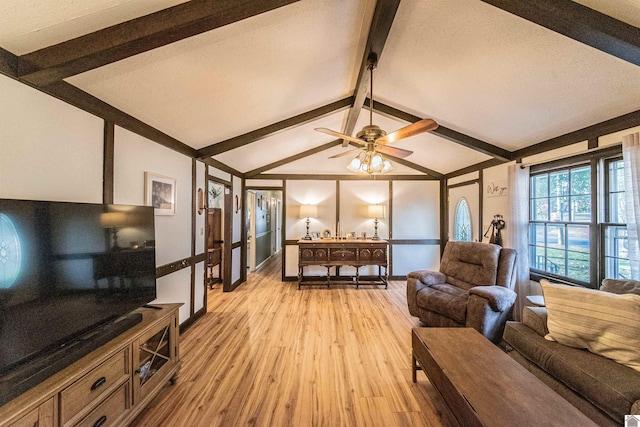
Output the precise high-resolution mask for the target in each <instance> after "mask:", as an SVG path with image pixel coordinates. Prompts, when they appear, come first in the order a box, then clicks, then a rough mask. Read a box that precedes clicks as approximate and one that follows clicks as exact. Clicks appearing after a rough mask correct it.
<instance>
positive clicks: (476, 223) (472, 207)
mask: <svg viewBox="0 0 640 427" xmlns="http://www.w3.org/2000/svg"><path fill="white" fill-rule="evenodd" d="M463 198H464V199H465V201H466V202H467V204H468V206H469V214H470V216H471V241H473V242H480V241H481V238H480V236H481V235H482V230H481V227H482V213H481V212H480V188H479V185H478V183H472V184H469V185H464V186H460V187H450V188H449V240H455V239H454V236H455V233H454V225H455V220H456V208H457V207H458V203H460V200H461V199H463Z"/></svg>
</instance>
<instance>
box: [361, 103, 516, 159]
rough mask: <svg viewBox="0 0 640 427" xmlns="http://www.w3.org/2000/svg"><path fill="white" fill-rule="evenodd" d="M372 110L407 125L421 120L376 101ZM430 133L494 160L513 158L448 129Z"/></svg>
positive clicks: (441, 127)
mask: <svg viewBox="0 0 640 427" xmlns="http://www.w3.org/2000/svg"><path fill="white" fill-rule="evenodd" d="M369 102H370V100H369V98H367V99H366V100H365V105H366V106H369ZM373 109H374V110H376V111H377V112H379V113H381V114H386V115H388V116H391V117H395V118H397V119H400V120H404V121H405V122H409V123H415V122H417V121H419V120H422V119H423V118H422V117H418V116H414V115H413V114H409V113H407V112H405V111H402V110H398V109H397V108H394V107H391V106H389V105H386V104H382V103H380V102H378V101H373ZM430 133H432V134H434V135H438V136H439V137H441V138H444V139H446V140H448V141H451V142H455V143H456V144H459V145H462V146H464V147H467V148H470V149H472V150H475V151H478V152H480V153H483V154H486V155H488V156H491V157H494V158H496V159H500V160H505V161H506V160H511V159H512V158H513V154H512V153H511V152H510V151H508V150H505V149H504V148H500V147H496V146H495V145H492V144H489V143H488V142H484V141H482V140H479V139H477V138H473V137H471V136H469V135H465V134H464V133H461V132H458V131H456V130H453V129H449V128H447V127H445V126H442V125H439V126H438V128H437V129H436V130H432V131H431V132H430Z"/></svg>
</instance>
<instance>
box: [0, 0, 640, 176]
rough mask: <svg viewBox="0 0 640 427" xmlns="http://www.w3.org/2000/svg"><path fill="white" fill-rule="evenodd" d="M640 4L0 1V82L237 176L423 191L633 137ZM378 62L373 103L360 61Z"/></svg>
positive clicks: (598, 0)
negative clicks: (372, 154)
mask: <svg viewBox="0 0 640 427" xmlns="http://www.w3.org/2000/svg"><path fill="white" fill-rule="evenodd" d="M639 27H640V0H579V1H570V0H530V1H526V2H523V1H519V0H377V1H376V0H299V1H293V0H262V1H254V0H218V1H213V0H192V1H186V2H185V1H181V0H84V1H78V0H2V1H1V2H0V72H2V73H3V74H5V75H8V76H10V77H13V78H17V79H19V80H21V81H23V82H25V83H27V84H30V85H32V86H35V87H38V88H40V89H41V90H43V91H45V92H47V93H50V94H52V95H53V96H56V97H58V98H61V99H63V100H65V101H67V102H70V103H71V104H74V105H76V106H78V107H80V108H83V109H85V110H87V111H89V112H92V113H95V114H97V115H99V116H101V117H104V118H105V119H107V120H109V121H111V122H113V123H114V124H116V125H118V126H121V127H123V128H127V129H130V130H133V131H135V132H137V133H139V134H141V135H143V136H146V137H147V138H149V139H152V140H154V141H157V142H159V143H160V144H163V145H165V146H168V147H170V148H172V149H175V150H178V151H180V152H182V153H184V154H186V155H189V156H193V157H196V158H198V159H201V160H203V161H205V162H206V163H209V164H211V165H217V166H219V167H221V168H223V169H225V170H227V171H231V172H234V173H238V174H240V175H242V176H244V177H246V178H259V177H281V176H291V175H296V174H301V175H309V174H322V175H327V174H329V175H333V174H337V175H344V174H347V173H348V172H347V171H346V165H347V164H348V163H349V161H350V159H351V158H352V157H353V156H351V157H350V156H343V157H338V158H333V159H329V157H331V156H334V155H336V154H340V153H343V152H344V151H346V150H351V149H353V147H351V146H345V145H346V144H344V145H343V141H342V140H339V139H336V138H335V137H332V136H330V135H327V134H323V133H320V132H317V131H315V130H314V129H315V128H319V127H323V128H329V129H332V130H335V131H337V132H340V133H344V134H347V135H353V136H355V134H356V133H357V132H358V131H359V130H360V129H362V128H363V127H364V126H366V125H368V124H369V121H370V115H369V114H370V110H369V108H370V107H371V104H373V105H372V107H373V114H372V120H373V123H374V124H376V125H378V126H380V127H381V128H382V129H384V130H386V131H387V132H392V131H394V130H396V129H399V128H402V127H404V126H407V125H408V124H410V123H412V122H416V121H418V120H420V119H422V118H431V119H433V120H435V121H436V122H437V123H438V124H439V127H438V128H437V129H436V130H433V131H430V132H428V133H423V134H420V135H415V136H411V137H409V138H406V139H403V140H401V141H398V142H395V143H393V144H392V145H393V146H395V147H397V148H402V149H406V150H410V151H413V154H411V155H409V156H407V157H405V158H403V159H397V158H390V159H391V161H392V162H393V164H394V167H395V169H394V171H393V174H397V175H423V176H425V175H426V176H427V177H429V178H433V179H440V178H442V177H449V176H455V175H459V174H461V173H464V172H466V171H471V170H475V169H478V168H480V167H482V166H489V165H493V164H499V163H502V162H505V161H509V160H515V159H518V158H521V157H523V156H526V155H529V154H532V153H535V152H539V151H542V150H546V149H550V148H555V147H561V146H564V145H568V144H571V143H575V142H580V141H584V140H589V139H593V138H596V137H597V136H598V135H599V134H605V133H611V132H615V131H619V130H622V129H626V128H630V127H633V126H638V125H640V28H639ZM371 52H373V53H375V54H376V55H377V58H378V63H377V68H376V69H375V70H374V71H373V103H371V101H370V100H371V94H370V93H369V92H370V87H371V82H370V77H369V76H370V75H369V72H368V71H367V58H368V56H369V54H370V53H371Z"/></svg>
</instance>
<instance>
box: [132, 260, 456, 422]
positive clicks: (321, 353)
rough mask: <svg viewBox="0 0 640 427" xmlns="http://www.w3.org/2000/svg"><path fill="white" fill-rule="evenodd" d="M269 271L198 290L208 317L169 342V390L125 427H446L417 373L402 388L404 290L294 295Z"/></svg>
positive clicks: (272, 266)
mask: <svg viewBox="0 0 640 427" xmlns="http://www.w3.org/2000/svg"><path fill="white" fill-rule="evenodd" d="M280 265H281V264H280V257H279V256H276V257H274V259H273V260H272V261H270V262H269V263H268V264H267V265H266V266H265V267H263V268H262V269H261V270H260V271H259V272H256V273H253V274H251V275H249V279H248V281H247V283H245V284H243V285H241V286H240V287H239V288H238V289H236V290H235V291H233V292H230V293H223V292H221V291H220V290H219V289H216V290H213V291H209V296H208V298H209V306H208V313H207V314H206V315H205V316H203V317H202V318H200V319H199V320H198V321H197V322H196V323H195V324H194V325H193V326H192V327H191V328H189V329H188V330H187V331H186V332H185V333H184V334H183V335H182V336H181V337H180V354H181V357H182V361H183V365H182V369H181V371H180V376H179V377H178V380H177V382H176V384H175V385H173V386H167V388H165V390H163V391H162V392H161V394H160V395H159V396H158V397H157V398H156V399H155V400H154V401H153V402H152V404H151V405H150V406H149V407H148V408H147V409H146V410H145V411H144V412H143V413H142V414H141V415H140V416H139V417H138V418H137V419H136V420H135V421H134V423H133V424H132V425H134V426H234V425H257V426H320V425H323V426H442V425H445V426H447V425H449V420H450V418H449V417H450V414H446V413H445V414H442V413H440V412H439V409H436V408H442V402H441V401H440V400H439V397H438V396H437V395H436V393H435V391H434V390H433V388H432V387H431V384H429V382H428V380H427V379H426V376H424V374H423V373H419V374H418V383H417V384H413V383H412V382H411V328H412V327H413V326H415V325H416V320H415V319H414V318H412V317H411V316H410V315H409V313H408V310H407V304H406V297H405V282H390V283H389V289H387V290H385V289H384V288H383V287H361V288H360V289H355V287H354V286H344V285H343V286H340V285H336V286H335V287H332V288H331V289H327V288H326V287H303V289H302V290H297V288H296V283H295V282H282V281H280ZM434 401H436V403H435V406H434V403H433V402H434Z"/></svg>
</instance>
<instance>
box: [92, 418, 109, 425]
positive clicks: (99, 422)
mask: <svg viewBox="0 0 640 427" xmlns="http://www.w3.org/2000/svg"><path fill="white" fill-rule="evenodd" d="M106 422H107V416H106V415H103V416H101V417H100V418H98V421H96V422H95V423H93V427H100V426H101V425H102V424H104V423H106Z"/></svg>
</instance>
